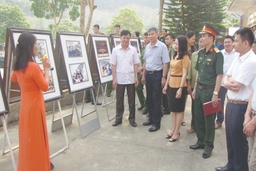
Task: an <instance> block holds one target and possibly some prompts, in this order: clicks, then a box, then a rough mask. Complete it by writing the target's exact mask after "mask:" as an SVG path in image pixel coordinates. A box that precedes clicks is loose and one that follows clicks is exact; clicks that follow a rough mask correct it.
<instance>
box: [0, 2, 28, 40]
mask: <svg viewBox="0 0 256 171" xmlns="http://www.w3.org/2000/svg"><path fill="white" fill-rule="evenodd" d="M0 21H1V22H0V28H2V29H0V43H3V42H5V37H6V28H7V27H18V28H29V27H30V23H29V22H28V21H27V18H26V15H25V14H24V13H23V12H22V10H21V8H20V7H18V6H11V5H10V4H0Z"/></svg>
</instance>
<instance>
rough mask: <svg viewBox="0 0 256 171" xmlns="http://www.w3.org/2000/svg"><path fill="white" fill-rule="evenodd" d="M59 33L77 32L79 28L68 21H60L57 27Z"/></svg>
mask: <svg viewBox="0 0 256 171" xmlns="http://www.w3.org/2000/svg"><path fill="white" fill-rule="evenodd" d="M59 31H60V32H79V26H78V25H75V24H74V23H73V22H71V21H69V20H62V21H61V23H60V25H59Z"/></svg>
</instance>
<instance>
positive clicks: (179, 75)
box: [171, 75, 182, 77]
mask: <svg viewBox="0 0 256 171" xmlns="http://www.w3.org/2000/svg"><path fill="white" fill-rule="evenodd" d="M171 77H182V75H171Z"/></svg>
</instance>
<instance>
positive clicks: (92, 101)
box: [92, 101, 101, 105]
mask: <svg viewBox="0 0 256 171" xmlns="http://www.w3.org/2000/svg"><path fill="white" fill-rule="evenodd" d="M92 105H94V101H92ZM96 105H101V103H99V102H97V103H96Z"/></svg>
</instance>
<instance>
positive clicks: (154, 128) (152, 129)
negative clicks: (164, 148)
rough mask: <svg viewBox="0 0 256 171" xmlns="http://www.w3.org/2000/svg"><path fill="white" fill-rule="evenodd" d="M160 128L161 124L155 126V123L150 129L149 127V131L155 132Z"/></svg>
mask: <svg viewBox="0 0 256 171" xmlns="http://www.w3.org/2000/svg"><path fill="white" fill-rule="evenodd" d="M159 129H160V126H155V125H153V126H151V127H150V128H149V129H148V132H155V131H157V130H159Z"/></svg>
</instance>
